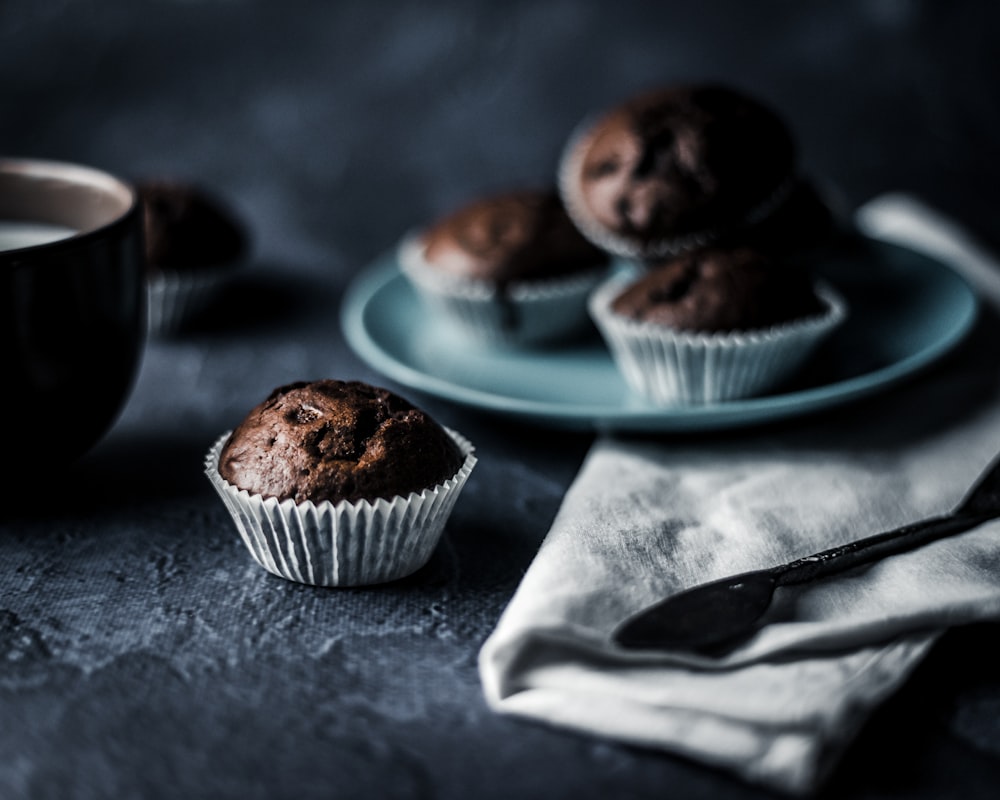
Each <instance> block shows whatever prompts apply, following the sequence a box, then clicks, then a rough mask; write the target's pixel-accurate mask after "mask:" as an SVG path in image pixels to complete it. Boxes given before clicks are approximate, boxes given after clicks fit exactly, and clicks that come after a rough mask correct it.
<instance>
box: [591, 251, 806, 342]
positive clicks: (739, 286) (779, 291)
mask: <svg viewBox="0 0 1000 800" xmlns="http://www.w3.org/2000/svg"><path fill="white" fill-rule="evenodd" d="M611 308H612V309H613V310H614V311H615V312H616V313H618V314H621V315H623V316H626V317H630V318H632V319H635V320H638V321H641V322H652V323H655V324H658V325H664V326H667V327H670V328H675V329H678V330H688V331H700V332H705V333H723V332H730V331H751V330H760V329H762V328H769V327H772V326H774V325H780V324H782V323H786V322H791V321H793V320H798V319H805V318H807V317H810V316H814V315H816V314H819V313H822V311H823V309H824V306H823V304H822V302H821V301H820V299H819V298H818V297H817V295H816V292H815V290H814V288H813V282H812V279H811V277H810V274H809V273H808V271H806V270H803V269H801V268H799V267H797V266H795V265H790V264H788V263H786V262H784V261H781V260H777V259H773V258H771V257H770V256H768V255H766V254H765V253H762V252H760V251H757V250H755V249H753V248H749V247H737V248H734V249H723V248H705V249H702V250H695V251H692V252H689V253H684V254H681V255H680V256H675V257H673V258H670V259H668V260H666V261H664V262H662V263H660V264H658V265H655V266H653V267H652V268H651V269H650V270H649V271H648V272H646V273H644V274H643V275H642V276H640V277H639V278H637V279H636V280H635V281H633V282H632V283H631V284H629V285H628V286H627V287H626V288H625V289H624V290H623V291H622V292H620V293H619V294H618V296H617V297H615V299H614V300H613V301H612V303H611Z"/></svg>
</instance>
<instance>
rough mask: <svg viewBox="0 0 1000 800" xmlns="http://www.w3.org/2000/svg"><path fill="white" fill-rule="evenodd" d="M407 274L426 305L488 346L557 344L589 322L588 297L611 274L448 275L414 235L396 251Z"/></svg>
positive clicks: (407, 238)
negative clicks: (496, 280) (509, 278)
mask: <svg viewBox="0 0 1000 800" xmlns="http://www.w3.org/2000/svg"><path fill="white" fill-rule="evenodd" d="M398 260H399V266H400V269H401V270H402V272H403V275H405V276H406V278H407V279H408V280H409V282H410V285H411V286H413V288H414V289H415V290H416V292H417V294H418V295H419V296H420V297H421V299H422V301H423V302H424V303H425V304H426V306H427V307H428V308H429V309H430V310H432V311H433V312H436V313H438V314H439V315H440V316H441V318H442V319H447V320H448V321H449V322H450V323H452V324H453V325H454V326H455V327H456V328H457V329H459V330H461V331H463V332H464V333H466V334H467V335H468V336H469V337H470V338H471V339H474V340H476V341H479V342H485V343H488V344H499V345H530V344H537V343H540V342H546V341H553V340H556V339H559V338H560V337H563V336H568V335H571V334H573V333H575V332H578V331H580V330H582V329H584V328H585V327H586V326H587V324H588V322H589V321H588V318H587V298H588V297H589V296H590V293H591V292H592V291H593V290H594V288H595V287H596V286H597V285H598V284H599V283H600V282H601V281H602V280H603V279H604V278H605V276H606V275H607V270H606V269H595V270H588V271H586V272H581V273H579V274H576V275H568V276H565V277H560V278H548V279H545V280H539V281H521V282H514V283H511V284H510V285H509V286H508V287H507V288H506V290H501V289H498V288H497V287H496V286H495V285H494V284H492V283H490V282H488V281H479V280H471V279H467V278H461V277H457V276H453V275H446V274H443V273H441V272H440V271H438V270H435V269H434V268H433V267H431V266H429V265H428V264H427V262H426V261H425V260H424V257H423V247H422V246H421V244H420V241H419V238H418V237H417V236H416V235H410V236H407V237H406V238H404V239H403V241H402V242H401V243H400V245H399V248H398Z"/></svg>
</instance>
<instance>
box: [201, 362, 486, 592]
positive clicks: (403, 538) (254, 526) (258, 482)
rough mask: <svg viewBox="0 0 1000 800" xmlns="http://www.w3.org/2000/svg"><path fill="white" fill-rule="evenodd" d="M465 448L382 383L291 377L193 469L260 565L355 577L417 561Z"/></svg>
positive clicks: (327, 577) (456, 489)
mask: <svg viewBox="0 0 1000 800" xmlns="http://www.w3.org/2000/svg"><path fill="white" fill-rule="evenodd" d="M473 451H474V448H473V447H472V445H471V443H470V442H469V441H468V440H467V439H465V438H464V437H462V436H461V435H459V434H458V433H455V432H454V431H451V430H448V429H446V428H444V427H442V426H441V425H439V424H438V423H437V422H436V421H434V420H433V419H431V417H430V416H428V415H427V414H426V413H425V412H423V411H421V410H420V409H418V408H417V407H416V406H414V405H413V404H412V403H410V402H409V401H408V400H406V399H404V398H402V397H400V396H399V395H396V394H394V393H392V392H390V391H389V390H387V389H383V388H380V387H376V386H372V385H370V384H366V383H362V382H359V381H339V380H330V379H325V380H315V381H299V382H296V383H292V384H288V385H286V386H281V387H279V388H276V389H275V390H274V391H272V392H271V393H270V395H269V396H268V397H267V398H266V399H265V400H264V401H263V402H261V403H260V404H258V405H257V406H255V407H254V408H253V409H251V410H250V412H249V413H248V414H247V415H246V417H245V418H244V419H243V421H242V422H240V424H239V425H238V426H237V427H236V428H235V429H234V430H233V431H231V432H230V433H227V434H225V435H223V436H222V437H220V438H219V439H218V440H217V441H216V442H215V444H214V445H213V447H212V448H211V450H210V451H209V453H208V455H207V457H206V460H205V472H206V474H207V476H208V478H209V480H210V481H211V482H212V485H213V486H214V487H215V489H216V491H217V492H218V493H219V496H220V497H221V498H222V500H223V501H224V502H225V504H226V507H227V508H228V510H229V512H230V514H231V515H232V517H233V520H234V522H235V523H236V526H237V528H238V529H239V532H240V535H241V536H242V538H243V541H244V543H245V544H246V546H247V548H248V549H249V550H250V554H251V555H252V556H253V558H254V559H255V560H256V561H257V562H258V563H259V564H260V565H261V566H263V567H264V568H265V569H267V570H268V571H270V572H273V573H274V574H276V575H280V576H281V577H283V578H287V579H289V580H293V581H298V582H300V583H308V584H314V585H319V586H359V585H365V584H372V583H381V582H385V581H391V580H395V579H397V578H402V577H404V576H406V575H409V574H411V573H412V572H414V571H416V570H417V569H419V568H420V567H421V566H423V565H424V564H425V563H426V562H427V560H428V559H429V558H430V556H431V553H432V552H433V551H434V548H435V547H436V546H437V543H438V541H439V539H440V537H441V534H442V531H443V530H444V525H445V522H446V521H447V519H448V517H449V515H450V514H451V511H452V508H453V507H454V504H455V501H456V499H457V498H458V495H459V493H460V492H461V490H462V487H463V486H464V485H465V482H466V480H467V479H468V477H469V474H470V473H471V471H472V468H473V466H474V465H475V463H476V458H475V456H474V455H473Z"/></svg>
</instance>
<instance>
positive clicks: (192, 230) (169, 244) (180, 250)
mask: <svg viewBox="0 0 1000 800" xmlns="http://www.w3.org/2000/svg"><path fill="white" fill-rule="evenodd" d="M136 189H137V191H138V193H139V201H140V203H141V204H142V209H143V233H144V236H145V243H146V245H145V246H146V263H147V265H148V267H149V269H150V271H152V272H158V271H162V270H182V271H183V270H198V269H202V268H204V267H205V266H206V265H216V264H220V265H221V264H233V263H235V262H236V261H238V260H239V259H240V257H241V256H242V255H243V253H244V250H245V249H246V246H247V236H246V232H245V231H244V229H243V227H242V225H241V224H240V223H238V222H237V220H236V217H235V216H234V215H233V213H232V212H231V211H230V210H229V209H227V208H225V207H224V206H223V204H222V203H221V202H220V201H219V200H218V199H217V198H215V197H214V196H212V195H210V194H209V193H208V192H207V191H206V190H205V189H203V188H201V187H199V186H195V185H193V184H189V183H184V182H181V181H171V180H163V179H152V180H143V181H138V182H137V184H136Z"/></svg>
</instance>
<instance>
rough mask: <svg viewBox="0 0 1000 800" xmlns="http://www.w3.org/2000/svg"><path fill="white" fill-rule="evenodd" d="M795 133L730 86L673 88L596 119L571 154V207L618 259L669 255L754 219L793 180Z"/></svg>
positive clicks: (567, 181)
mask: <svg viewBox="0 0 1000 800" xmlns="http://www.w3.org/2000/svg"><path fill="white" fill-rule="evenodd" d="M795 162H796V157H795V143H794V141H793V138H792V135H791V132H790V131H789V129H788V128H787V126H786V125H785V123H784V121H783V120H782V119H780V118H779V117H778V116H777V115H776V114H775V113H774V112H773V111H772V110H771V109H769V108H768V107H766V106H765V105H763V104H762V103H760V102H758V101H757V100H755V99H753V98H751V97H748V96H747V95H745V94H743V93H742V92H739V91H737V90H735V89H732V88H730V87H727V86H723V85H715V84H697V85H682V86H671V87H667V88H662V89H658V90H654V91H651V92H648V93H645V94H642V95H639V96H637V97H634V98H632V99H630V100H628V101H626V102H624V103H622V104H620V105H618V106H616V107H614V108H612V109H611V110H609V111H608V112H606V113H605V114H604V115H603V116H600V117H599V118H597V119H596V120H595V121H594V122H593V123H592V124H590V125H588V126H587V127H586V129H585V130H583V131H582V132H581V133H579V134H578V135H577V136H575V137H574V139H573V140H572V142H571V143H570V145H569V146H568V148H567V152H566V153H565V154H564V158H563V164H562V168H561V176H560V187H561V190H562V193H563V199H564V202H565V203H566V207H567V210H568V211H569V213H570V215H571V217H573V220H574V222H576V223H577V225H578V226H579V227H580V229H581V230H582V231H583V232H584V233H585V234H587V235H588V236H589V237H590V238H592V239H593V240H594V241H596V242H597V243H598V244H600V245H602V246H605V247H610V248H611V249H613V250H614V251H615V252H619V254H621V255H642V256H644V255H664V254H667V253H672V252H679V251H680V250H682V249H688V248H689V247H690V246H698V245H704V244H706V243H708V242H709V241H711V240H712V239H713V238H715V237H717V236H718V235H719V234H720V233H725V232H728V231H731V230H732V229H734V228H737V227H740V226H743V225H746V224H749V223H752V222H754V221H755V220H756V219H758V218H760V217H762V216H764V215H766V213H767V212H768V210H769V208H770V206H772V205H773V204H776V203H777V202H778V201H779V200H780V198H781V195H782V193H783V191H784V189H785V187H786V186H788V185H789V184H790V182H791V180H792V178H793V177H794V175H795V171H796V167H795Z"/></svg>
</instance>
